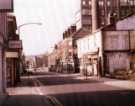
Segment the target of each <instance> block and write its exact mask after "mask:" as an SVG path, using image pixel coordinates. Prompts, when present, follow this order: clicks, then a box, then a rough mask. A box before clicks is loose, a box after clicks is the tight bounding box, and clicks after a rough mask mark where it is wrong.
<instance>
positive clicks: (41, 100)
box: [3, 71, 135, 106]
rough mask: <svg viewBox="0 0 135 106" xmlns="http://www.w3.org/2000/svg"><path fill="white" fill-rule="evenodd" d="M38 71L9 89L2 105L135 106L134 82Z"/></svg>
mask: <svg viewBox="0 0 135 106" xmlns="http://www.w3.org/2000/svg"><path fill="white" fill-rule="evenodd" d="M125 82H126V81H121V80H114V79H109V78H100V79H99V78H96V77H89V78H88V79H87V80H86V79H85V78H84V77H81V76H80V75H79V74H58V73H49V72H43V71H42V72H36V73H34V74H33V75H31V76H25V77H22V82H21V83H19V84H18V86H17V87H15V88H8V93H9V95H10V96H9V98H7V100H6V102H5V103H4V104H3V106H19V105H20V106H31V105H33V106H49V105H50V106H135V89H134V87H135V86H134V84H135V83H134V82H133V83H130V85H131V86H130V85H129V86H128V84H125Z"/></svg>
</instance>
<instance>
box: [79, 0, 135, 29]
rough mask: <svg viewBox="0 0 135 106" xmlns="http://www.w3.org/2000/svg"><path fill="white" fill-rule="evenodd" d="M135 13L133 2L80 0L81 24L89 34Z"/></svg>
mask: <svg viewBox="0 0 135 106" xmlns="http://www.w3.org/2000/svg"><path fill="white" fill-rule="evenodd" d="M134 12H135V0H81V24H82V28H85V30H90V32H93V31H95V30H96V29H98V28H101V27H104V26H106V25H108V24H110V23H114V22H115V21H118V20H120V19H123V18H124V17H126V16H129V15H131V14H133V13H134Z"/></svg>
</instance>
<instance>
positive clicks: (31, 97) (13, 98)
mask: <svg viewBox="0 0 135 106" xmlns="http://www.w3.org/2000/svg"><path fill="white" fill-rule="evenodd" d="M7 93H8V95H7V96H6V95H3V96H1V97H0V101H1V104H0V106H58V105H57V103H55V101H54V100H52V99H51V98H50V97H47V96H46V95H41V94H40V93H39V91H38V89H37V87H36V84H35V82H34V81H33V79H32V78H31V77H30V76H26V77H25V76H24V77H22V78H21V82H20V83H18V84H17V86H16V87H10V88H7Z"/></svg>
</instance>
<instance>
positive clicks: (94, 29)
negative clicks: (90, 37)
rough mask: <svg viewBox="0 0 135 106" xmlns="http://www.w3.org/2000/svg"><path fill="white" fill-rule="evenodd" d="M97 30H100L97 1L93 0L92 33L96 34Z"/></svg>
mask: <svg viewBox="0 0 135 106" xmlns="http://www.w3.org/2000/svg"><path fill="white" fill-rule="evenodd" d="M97 28H98V20H97V0H92V32H95V31H96V30H97Z"/></svg>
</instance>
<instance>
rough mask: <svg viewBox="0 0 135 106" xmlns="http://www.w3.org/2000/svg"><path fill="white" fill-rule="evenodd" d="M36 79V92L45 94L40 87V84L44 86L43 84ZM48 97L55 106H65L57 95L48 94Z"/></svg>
mask: <svg viewBox="0 0 135 106" xmlns="http://www.w3.org/2000/svg"><path fill="white" fill-rule="evenodd" d="M33 81H34V85H35V86H36V88H35V89H36V92H37V93H38V94H39V95H45V94H44V93H43V92H42V91H41V89H40V87H38V86H43V84H42V83H41V82H40V81H39V80H38V79H33ZM46 97H47V98H48V100H49V101H50V102H51V103H52V104H53V105H54V106H63V105H62V104H61V103H60V102H59V100H58V99H56V98H55V97H53V96H46Z"/></svg>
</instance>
